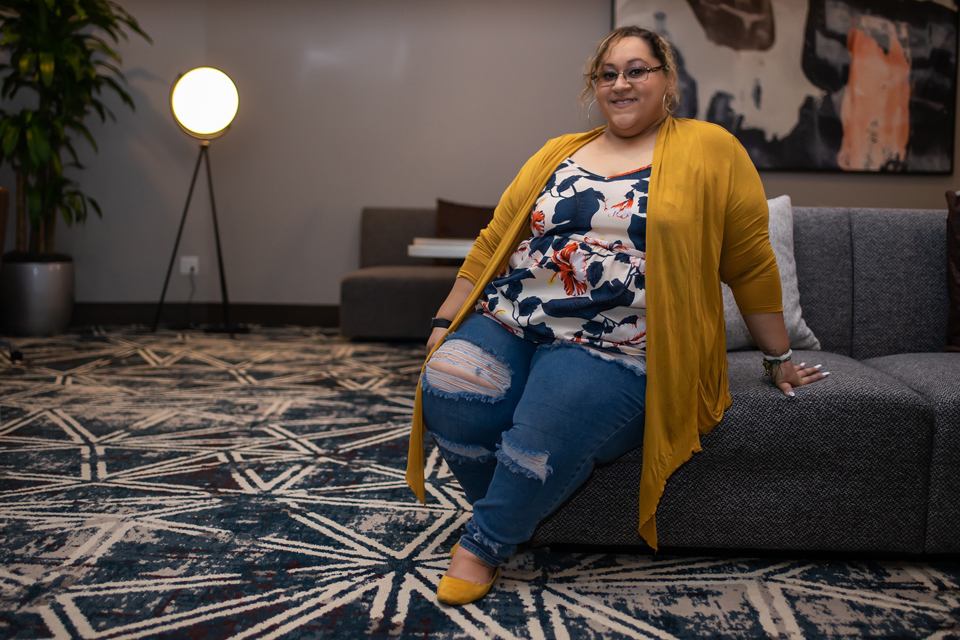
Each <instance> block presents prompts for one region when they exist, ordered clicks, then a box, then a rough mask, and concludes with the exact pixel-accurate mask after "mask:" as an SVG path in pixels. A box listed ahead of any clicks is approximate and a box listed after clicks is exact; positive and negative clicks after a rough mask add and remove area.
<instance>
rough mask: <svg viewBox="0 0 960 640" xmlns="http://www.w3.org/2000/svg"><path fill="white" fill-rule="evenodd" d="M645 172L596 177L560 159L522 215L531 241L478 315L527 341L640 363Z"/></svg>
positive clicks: (647, 177)
mask: <svg viewBox="0 0 960 640" xmlns="http://www.w3.org/2000/svg"><path fill="white" fill-rule="evenodd" d="M649 182H650V167H649V166H648V167H645V168H643V169H639V170H637V171H633V172H630V173H626V174H621V175H616V176H610V177H604V176H600V175H597V174H594V173H591V172H589V171H587V170H586V169H583V168H582V167H580V166H579V165H578V164H577V163H576V162H574V161H573V160H572V159H571V158H567V159H566V160H564V161H563V163H561V164H560V166H559V167H557V170H556V172H554V174H553V176H552V177H551V178H550V180H549V181H548V182H547V184H546V186H545V187H544V188H543V191H542V192H541V193H540V196H539V197H538V198H537V202H536V204H535V205H534V210H533V212H532V213H531V215H530V228H531V230H532V231H533V237H532V238H529V239H527V240H524V241H523V242H521V243H520V246H519V247H517V250H516V251H515V252H514V253H513V255H512V256H511V257H510V260H509V263H508V264H507V266H506V268H505V269H504V270H503V272H501V273H500V274H499V275H498V277H497V278H496V279H494V280H493V281H492V282H491V283H490V284H489V285H487V287H486V289H485V290H484V296H483V297H482V298H481V300H480V302H479V304H478V308H479V309H480V310H482V312H483V313H484V315H487V316H490V317H491V318H493V319H495V320H497V321H498V322H500V323H501V324H502V325H503V326H505V327H506V328H507V329H509V330H511V331H513V332H514V333H516V334H517V335H520V336H522V337H524V338H526V339H528V340H532V341H534V342H554V341H557V340H566V341H572V342H576V343H580V344H581V345H583V346H588V347H595V348H598V349H600V350H603V351H606V352H612V353H618V354H624V355H629V356H641V357H642V356H644V355H645V351H644V349H645V346H646V317H645V300H646V296H645V290H644V272H645V270H646V265H645V263H646V227H647V191H648V185H649Z"/></svg>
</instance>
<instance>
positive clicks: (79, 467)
mask: <svg viewBox="0 0 960 640" xmlns="http://www.w3.org/2000/svg"><path fill="white" fill-rule="evenodd" d="M16 344H17V345H18V346H19V347H20V348H21V349H22V350H23V352H24V355H25V356H26V359H27V362H26V364H25V365H11V364H10V363H9V361H8V360H7V359H6V355H5V354H4V355H3V356H2V357H0V527H2V529H0V532H2V533H0V535H2V538H0V540H2V548H0V637H6V638H10V637H13V638H51V637H52V638H86V639H101V638H102V639H109V640H120V639H126V638H142V637H163V638H184V637H190V638H228V637H229V638H280V637H284V638H349V637H366V636H370V637H375V638H425V637H430V638H487V637H499V638H530V639H545V638H573V639H579V638H638V637H639V638H661V639H666V638H754V637H757V638H767V637H774V638H818V637H830V638H838V637H851V636H862V637H872V638H960V622H958V620H960V589H958V585H960V564H957V563H951V562H945V561H937V562H934V561H929V562H925V561H911V562H906V561H903V562H901V561H874V560H858V561H848V562H842V561H838V560H823V559H821V560H812V559H804V558H802V557H795V558H790V557H779V558H770V557H766V558H764V557H736V558H730V557H705V556H696V557H694V556H677V555H673V556H667V555H660V556H657V557H653V556H651V555H646V554H614V553H606V552H604V551H603V550H602V549H598V550H590V552H571V551H570V550H557V549H554V550H551V549H549V548H531V549H527V550H525V551H522V552H521V553H520V554H518V555H517V556H516V557H515V558H514V559H513V560H512V561H511V563H510V564H509V565H507V566H506V568H505V570H504V574H503V578H502V580H501V581H500V582H499V583H498V584H497V586H496V588H495V590H494V591H493V592H491V594H490V596H488V597H487V598H485V599H484V600H482V601H480V602H479V603H476V604H474V605H469V606H466V607H463V608H449V607H445V606H441V605H438V604H437V602H436V600H435V597H434V592H435V588H436V584H437V581H438V580H439V578H440V575H441V574H442V573H443V571H444V569H445V566H446V554H447V552H448V550H449V548H450V547H451V546H452V544H453V542H454V541H455V540H456V538H457V537H458V536H459V530H460V527H461V525H462V524H463V522H464V521H465V519H466V518H467V517H468V513H469V507H468V505H467V504H466V502H465V501H464V499H463V495H462V494H461V492H460V491H459V489H458V486H457V484H456V481H455V480H454V479H453V478H452V476H450V474H449V472H448V471H447V469H446V466H445V465H444V464H443V463H442V462H441V461H440V460H439V458H438V457H437V455H436V452H435V450H434V449H433V448H432V447H431V455H430V456H429V463H428V469H427V478H428V485H427V488H428V493H429V502H428V505H427V506H426V507H423V506H420V505H419V504H418V503H417V502H416V501H415V499H414V498H413V495H412V494H411V493H410V491H409V490H408V489H407V488H406V485H405V483H404V481H403V469H404V464H405V458H406V447H407V438H406V435H407V431H408V424H409V418H410V415H411V413H412V411H413V408H412V407H413V394H414V385H415V382H416V375H417V373H418V371H419V369H420V364H421V359H422V355H423V347H422V346H421V345H410V344H406V345H402V344H401V345H388V344H370V343H364V344H352V343H349V342H345V341H343V340H342V339H340V338H338V337H336V336H334V335H332V334H330V333H324V332H322V331H319V330H310V329H257V330H255V331H254V332H253V333H252V334H250V335H243V336H237V338H236V340H231V339H230V338H229V337H227V336H217V335H206V334H204V333H200V332H187V333H175V332H160V333H157V334H149V333H142V332H138V331H137V330H135V329H133V328H129V329H116V330H110V331H100V330H97V331H93V332H90V333H87V334H71V335H67V336H62V337H58V338H45V339H20V340H17V341H16Z"/></svg>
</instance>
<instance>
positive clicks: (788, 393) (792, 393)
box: [787, 391, 797, 398]
mask: <svg viewBox="0 0 960 640" xmlns="http://www.w3.org/2000/svg"><path fill="white" fill-rule="evenodd" d="M787 395H788V396H790V397H791V398H793V397H795V396H796V395H797V394H795V393H794V392H793V391H788V392H787Z"/></svg>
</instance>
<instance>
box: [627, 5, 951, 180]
mask: <svg viewBox="0 0 960 640" xmlns="http://www.w3.org/2000/svg"><path fill="white" fill-rule="evenodd" d="M958 9H960V8H958V0H613V21H614V26H623V25H629V24H634V25H639V26H641V27H646V28H648V29H652V30H654V31H657V32H658V33H661V34H662V35H664V36H666V37H667V39H669V40H670V41H671V42H672V43H673V44H674V46H675V48H676V49H677V52H678V67H679V73H680V89H681V103H680V109H679V110H678V112H677V113H676V115H678V116H680V117H687V118H697V119H699V120H706V121H709V122H714V123H717V124H719V125H721V126H723V127H724V128H725V129H727V130H728V131H730V132H731V133H733V134H734V135H735V136H737V138H738V139H739V140H740V141H741V142H742V143H743V145H744V147H746V149H747V151H748V152H749V153H750V156H751V158H753V161H754V164H756V166H757V168H758V169H767V170H782V171H843V172H851V171H856V172H892V173H910V174H917V173H925V174H952V173H953V151H954V149H953V142H954V128H955V127H956V120H957V44H958V43H957V34H958V15H960V11H958Z"/></svg>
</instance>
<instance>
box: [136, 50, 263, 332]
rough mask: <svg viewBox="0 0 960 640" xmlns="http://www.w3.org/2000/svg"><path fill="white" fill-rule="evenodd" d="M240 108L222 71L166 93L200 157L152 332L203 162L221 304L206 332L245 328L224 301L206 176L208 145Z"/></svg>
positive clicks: (199, 73) (187, 77) (194, 74)
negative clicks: (219, 319)
mask: <svg viewBox="0 0 960 640" xmlns="http://www.w3.org/2000/svg"><path fill="white" fill-rule="evenodd" d="M239 106H240V97H239V95H238V94H237V87H236V85H234V84H233V81H232V80H230V78H229V77H228V76H227V74H225V73H224V72H222V71H219V70H217V69H212V68H210V67H200V68H197V69H194V70H192V71H189V72H187V73H185V74H183V75H181V76H180V77H179V78H178V79H177V81H176V83H175V84H174V85H173V91H172V92H171V93H170V107H171V109H172V110H173V117H174V118H175V119H176V121H177V124H179V125H180V128H181V129H183V130H184V131H185V132H186V133H188V134H189V135H191V136H193V137H194V138H196V139H198V140H200V155H199V156H198V157H197V165H196V167H194V169H193V179H192V180H191V181H190V190H189V191H188V192H187V204H186V206H185V207H184V208H183V216H182V217H181V218H180V228H179V229H178V230H177V240H176V242H174V243H173V253H172V254H171V255H170V266H169V267H167V277H166V279H164V281H163V292H162V293H161V294H160V302H159V304H157V313H156V315H155V316H154V318H153V329H152V330H153V331H156V330H157V325H158V324H159V323H160V312H161V310H162V309H163V300H164V298H166V296H167V285H169V284H170V274H171V273H172V272H173V263H174V261H175V260H176V258H177V248H178V247H179V246H180V236H181V235H182V234H183V223H184V222H186V220H187V211H189V210H190V199H191V198H192V197H193V187H194V186H196V183H197V175H198V174H199V173H200V163H202V162H203V160H204V159H206V161H207V188H208V190H209V191H210V211H211V213H212V214H213V235H214V237H215V238H216V241H217V266H218V267H219V268H220V295H221V298H222V301H223V325H220V326H214V327H210V328H208V329H207V331H210V332H215V333H230V334H233V333H246V331H247V328H246V327H245V326H242V325H234V324H231V323H230V299H229V298H228V297H227V279H226V276H225V275H224V273H223V253H222V252H221V250H220V229H219V226H218V225H217V206H216V204H215V203H214V200H213V177H212V176H211V173H210V151H209V149H210V141H211V140H213V139H214V138H219V137H220V136H222V135H223V134H224V133H226V131H227V128H228V127H229V126H230V123H231V122H233V119H234V117H235V116H236V115H237V109H238V108H239Z"/></svg>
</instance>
